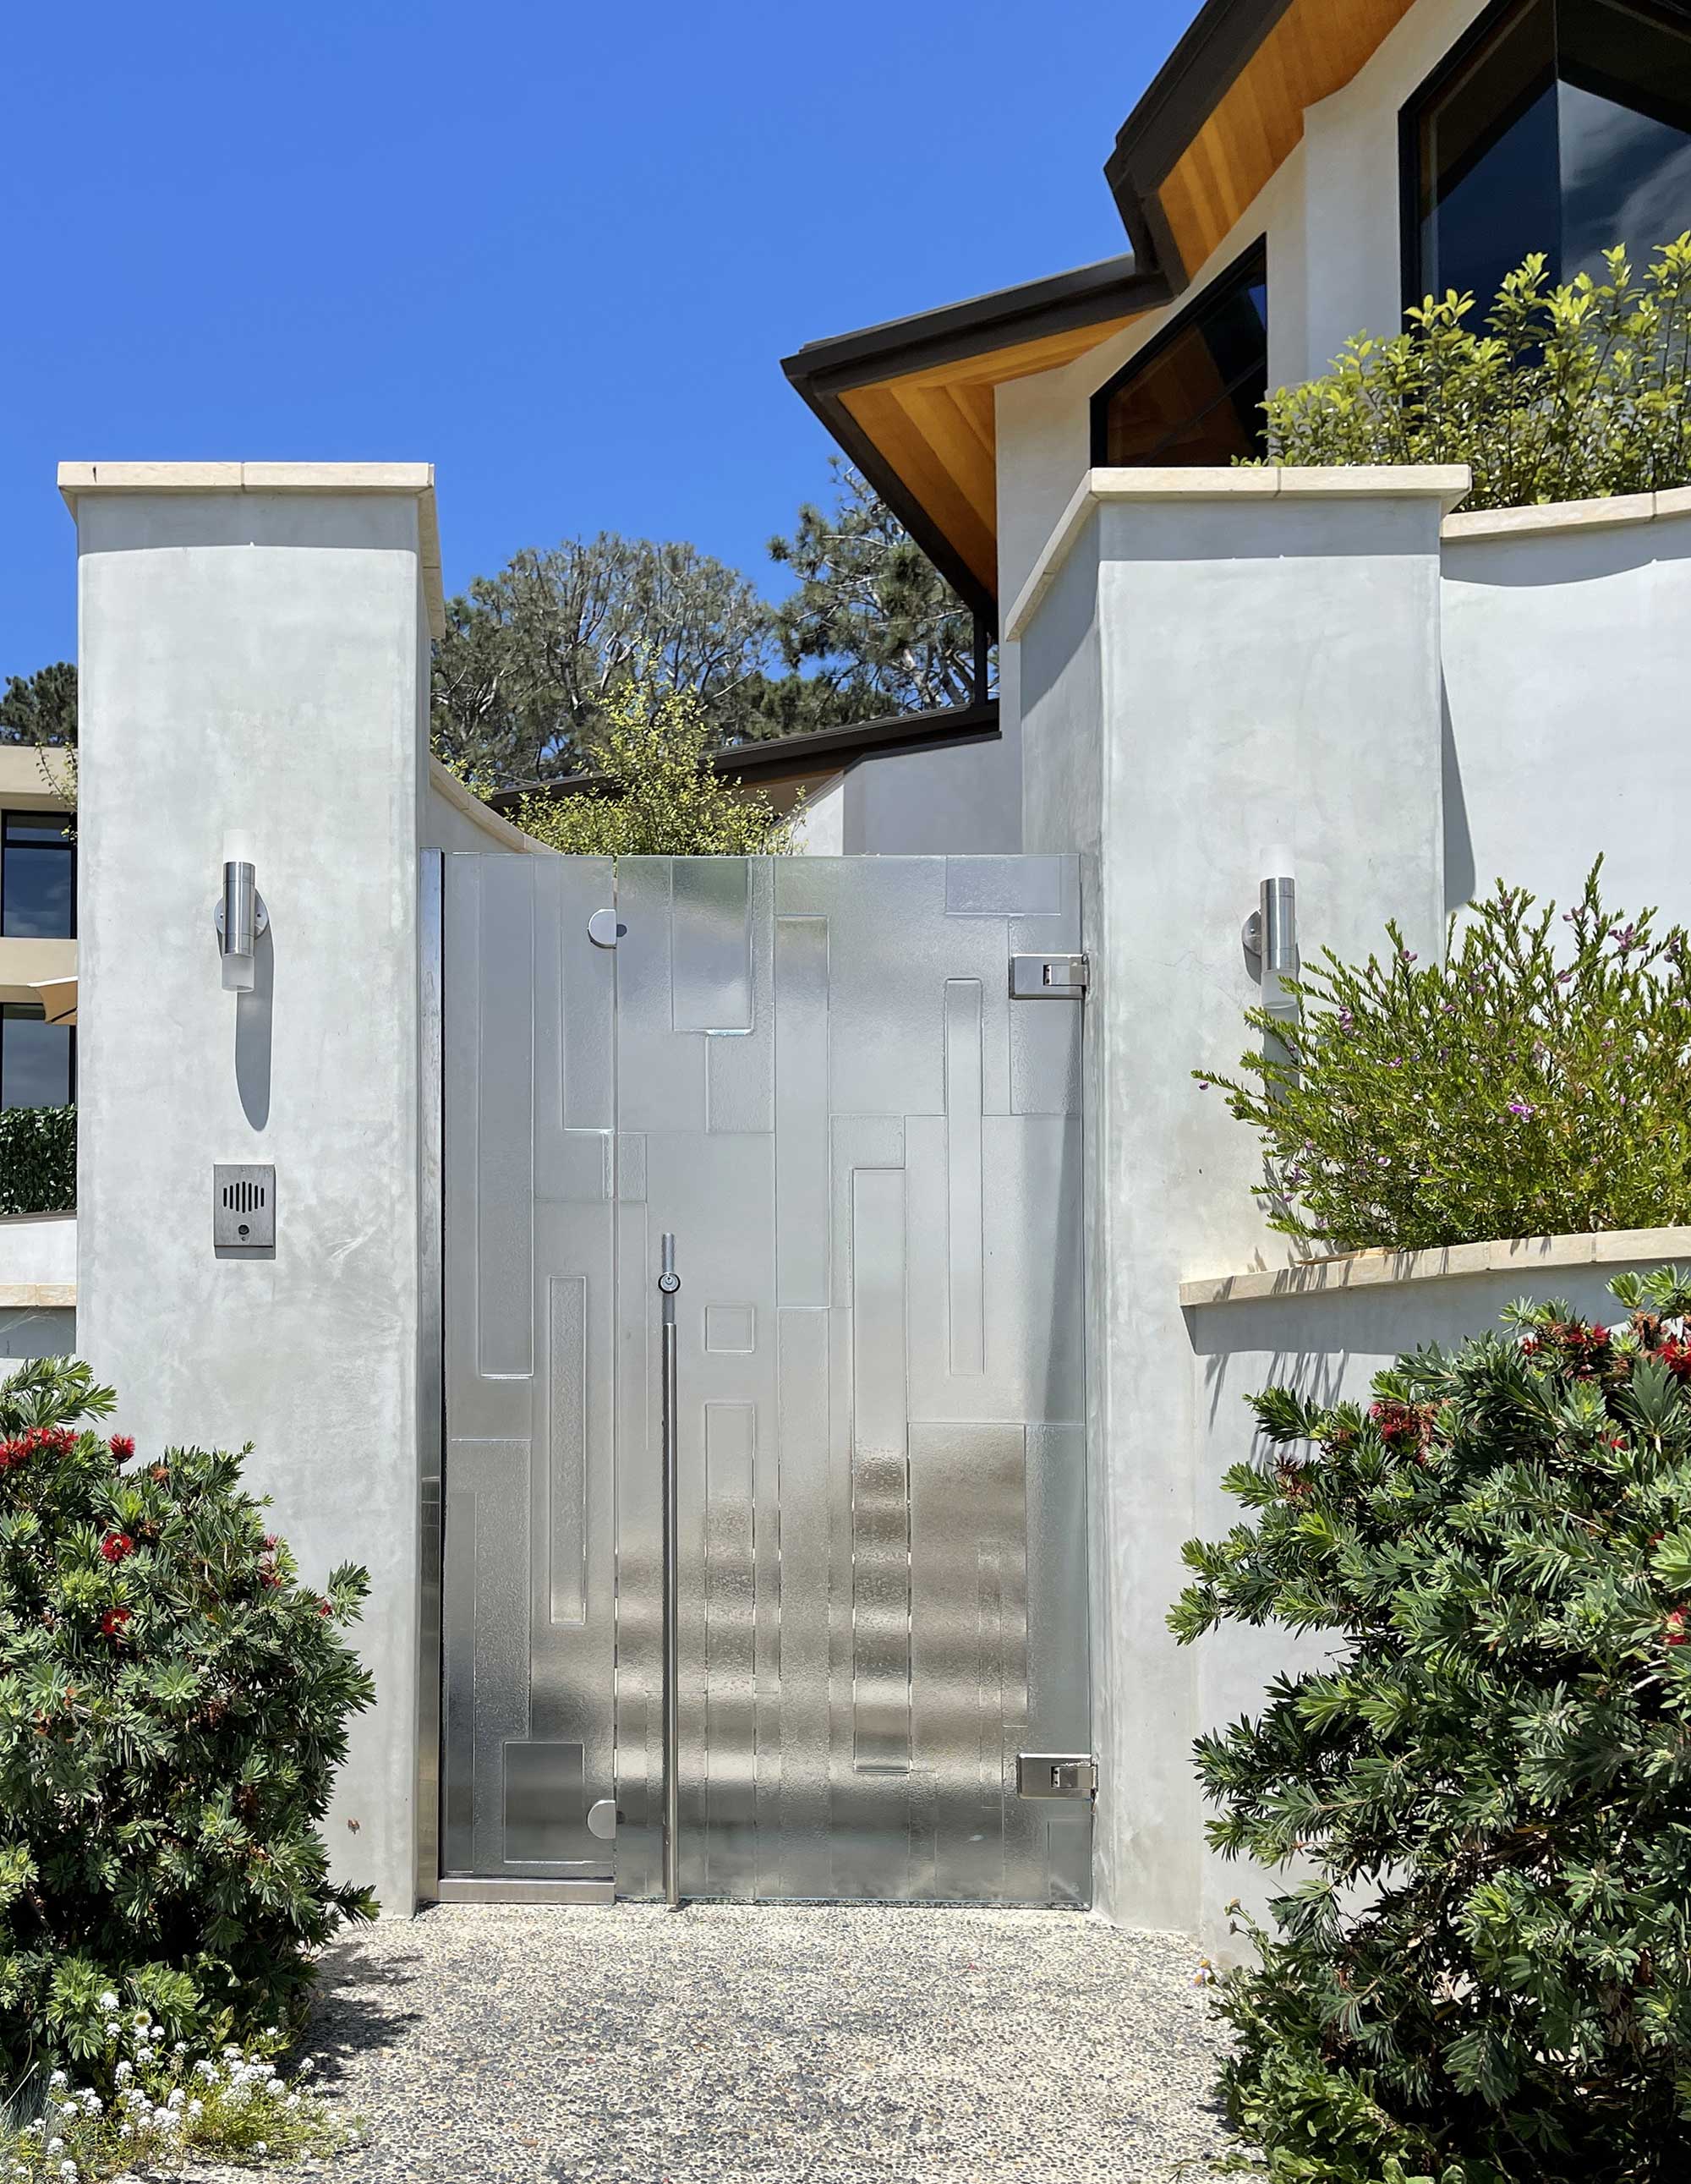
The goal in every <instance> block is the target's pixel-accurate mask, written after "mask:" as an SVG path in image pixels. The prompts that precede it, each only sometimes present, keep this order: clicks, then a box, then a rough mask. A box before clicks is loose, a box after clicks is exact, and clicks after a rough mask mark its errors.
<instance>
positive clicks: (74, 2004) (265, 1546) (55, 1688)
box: [0, 1358, 375, 2085]
mask: <svg viewBox="0 0 1691 2184" xmlns="http://www.w3.org/2000/svg"><path fill="white" fill-rule="evenodd" d="M115 1401H116V1398H115V1397H114V1395H113V1393H112V1391H111V1390H110V1389H108V1388H102V1387H99V1386H97V1385H95V1383H94V1381H93V1379H92V1375H91V1374H90V1373H89V1370H88V1368H87V1367H86V1365H83V1364H81V1363H79V1362H75V1361H74V1360H72V1359H69V1358H48V1359H42V1360H36V1361H33V1362H30V1363H28V1364H25V1365H24V1366H22V1367H21V1368H19V1370H18V1371H17V1372H15V1373H14V1374H13V1375H12V1377H11V1378H10V1379H8V1380H7V1381H5V1382H4V1383H0V2083H5V2084H8V2085H9V2084H11V2083H13V2082H14V2081H16V2080H17V2079H18V2078H19V2076H20V2075H22V2074H23V2073H24V2072H25V2071H26V2070H28V2069H29V2068H30V2066H31V2064H39V2063H41V2062H42V2061H44V2060H46V2059H50V2058H51V2059H65V2060H68V2061H75V2062H82V2061H86V2059H90V2058H97V2057H99V2056H101V2055H103V2054H104V2053H106V2052H107V2050H108V2044H109V2043H108V2035H107V2031H106V2026H107V2021H108V2019H109V2017H110V2015H111V2012H110V2009H109V2008H108V2006H106V2005H104V2004H103V2003H102V2000H101V1997H102V1996H103V1995H108V1994H110V1993H113V1992H115V1993H117V1994H119V1995H120V1997H122V1999H123V2001H124V2003H126V2004H142V2005H145V2006H146V2007H147V2008H148V2009H151V2011H152V2012H153V2015H154V2016H155V2017H156V2018H157V2019H158V2020H159V2022H160V2023H161V2024H163V2025H164V2027H165V2028H166V2030H167V2031H168V2032H169V2033H170V2037H171V2038H172V2039H178V2038H182V2039H190V2040H198V2041H206V2040H215V2039H218V2038H220V2037H222V2036H224V2035H225V2032H232V2033H234V2034H236V2035H237V2036H238V2035H239V2034H240V2033H242V2031H248V2030H250V2029H253V2028H257V2027H262V2026H264V2025H276V2024H281V2025H284V2026H286V2025H289V2024H291V2023H292V2022H294V2021H296V2020H297V2019H298V2014H299V2013H300V2011H301V2010H302V2009H303V2005H304V2000H305V1994H306V1990H307V1987H308V1986H309V1981H310V1977H311V1953H313V1952H314V1950H315V1949H316V1948H317V1947H319V1946H320V1944H321V1943H322V1942H324V1941H325V1940H326V1939H327V1937H328V1936H329V1935H330V1934H331V1932H332V1931H334V1929H335V1927H336V1926H337V1925H338V1924H339V1922H340V1921H341V1920H342V1919H361V1918H369V1917H371V1916H373V1915H374V1913H375V1903H374V1900H373V1898H372V1897H370V1895H369V1893H368V1892H367V1891H364V1890H362V1889H357V1888H352V1887H343V1886H334V1885H332V1884H331V1881H330V1880H329V1878H328V1859H327V1853H326V1852H325V1847H324V1844H323V1841H322V1837H321V1836H320V1833H319V1831H318V1824H319V1823H320V1821H321V1819H322V1818H323V1815H324V1814H325V1811H326V1809H327V1807H328V1802H329V1794H330V1789H331V1784H332V1781H333V1778H334V1775H335V1771H336V1769H337V1767H338V1766H339V1765H340V1763H341V1762H342V1760H343V1759H344V1758H345V1757H346V1752H347V1722H348V1717H349V1716H350V1715H351V1714H352V1713H354V1712H356V1711H357V1710H358V1709H359V1708H363V1707H367V1706H369V1705H370V1703H371V1702H372V1700H373V1698H374V1697H375V1691H374V1686H373V1685H372V1683H371V1680H370V1676H369V1674H367V1673H366V1671H365V1670H364V1669H363V1668H362V1667H361V1666H360V1665H359V1661H358V1659H357V1657H356V1656H355V1654H354V1653H353V1652H352V1651H351V1649H350V1648H349V1647H348V1646H347V1645H346V1643H345V1642H344V1641H343V1640H342V1638H341V1636H340V1635H339V1628H338V1626H340V1625H341V1624H344V1623H346V1622H348V1620H350V1619H352V1618H353V1616H355V1615H356V1613H358V1610H359V1603H360V1602H362V1601H363V1599H364V1595H365V1593H366V1591H367V1590H368V1580H367V1579H366V1578H365V1575H364V1572H363V1571H362V1570H359V1569H356V1568H353V1567H351V1566H350V1565H348V1566H346V1567H343V1568H340V1569H337V1570H336V1571H335V1572H334V1573H333V1574H332V1575H331V1578H330V1580H329V1582H328V1586H327V1589H326V1591H325V1592H323V1593H318V1592H316V1591H313V1590H312V1589H311V1588H309V1586H306V1585H302V1584H300V1583H299V1582H298V1576H297V1573H296V1569H295V1565H294V1562H293V1558H292V1555H291V1554H290V1553H289V1552H288V1550H287V1548H286V1546H285V1545H284V1544H283V1543H282V1541H281V1540H279V1539H278V1538H276V1537H275V1535H274V1534H272V1533H267V1532H266V1531H265V1529H264V1518H263V1516H262V1514H261V1512H262V1509H263V1506H264V1505H263V1504H262V1503H261V1502H258V1501H256V1500H255V1499H254V1498H253V1496H251V1495H250V1494H248V1493H246V1492H245V1491H244V1490H242V1486H241V1483H240V1480H241V1466H242V1457H241V1456H236V1455H231V1454H227V1453H225V1452H224V1451H206V1450H203V1449H170V1450H167V1451H165V1452H164V1455H163V1457H161V1458H160V1459H159V1461H158V1462H156V1463H150V1464H136V1463H135V1462H134V1460H133V1459H134V1456H135V1444H134V1442H133V1441H132V1440H130V1439H129V1438H128V1437H127V1436H125V1435H120V1434H114V1435H111V1436H110V1437H109V1438H102V1436H101V1435H99V1434H98V1433H97V1431H95V1430H94V1429H93V1426H92V1423H91V1422H92V1421H96V1420H99V1419H103V1418H106V1417H108V1415H109V1414H110V1412H112V1410H113V1408H114V1405H115ZM244 1453H245V1452H244V1451H243V1454H244Z"/></svg>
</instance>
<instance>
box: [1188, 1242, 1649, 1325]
mask: <svg viewBox="0 0 1691 2184" xmlns="http://www.w3.org/2000/svg"><path fill="white" fill-rule="evenodd" d="M1639 1259H1660V1260H1662V1261H1664V1262H1666V1261H1668V1260H1674V1261H1687V1262H1691V1229H1599V1230H1595V1231H1592V1232H1588V1233H1587V1234H1580V1235H1574V1236H1514V1237H1505V1238H1498V1239H1494V1240H1488V1241H1485V1242H1482V1243H1476V1244H1441V1245H1435V1246H1433V1247H1432V1249H1430V1250H1427V1251H1349V1252H1344V1253H1342V1254H1340V1255H1338V1256H1335V1257H1332V1258H1329V1259H1306V1260H1304V1261H1302V1262H1300V1263H1299V1265H1297V1266H1293V1267H1267V1268H1254V1269H1253V1270H1252V1271H1251V1272H1249V1273H1239V1274H1215V1275H1210V1276H1208V1277H1206V1278H1205V1279H1203V1280H1201V1281H1190V1282H1182V1284H1181V1285H1180V1301H1181V1303H1182V1306H1183V1307H1187V1308H1188V1310H1189V1309H1191V1308H1193V1307H1203V1306H1205V1305H1218V1304H1246V1303H1254V1302H1257V1301H1260V1300H1261V1299H1262V1298H1264V1297H1288V1298H1290V1297H1311V1296H1322V1295H1330V1294H1332V1292H1333V1291H1335V1290H1360V1289H1377V1288H1383V1287H1387V1286H1389V1285H1391V1284H1396V1283H1403V1282H1428V1281H1443V1280H1448V1279H1451V1278H1452V1277H1454V1276H1456V1275H1460V1274H1506V1273H1544V1272H1547V1271H1548V1270H1549V1269H1550V1268H1555V1267H1594V1266H1598V1267H1601V1266H1631V1265H1633V1263H1634V1262H1636V1261H1638V1260H1639Z"/></svg>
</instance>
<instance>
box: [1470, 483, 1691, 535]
mask: <svg viewBox="0 0 1691 2184" xmlns="http://www.w3.org/2000/svg"><path fill="white" fill-rule="evenodd" d="M1672 515H1691V487H1687V486H1675V487H1673V488H1672V491H1671V492H1667V493H1610V495H1609V496H1608V497H1607V498H1606V499H1597V500H1548V501H1541V502H1539V503H1538V504H1536V505H1534V506H1533V507H1532V508H1477V509H1470V510H1466V511H1464V512H1463V513H1462V514H1460V515H1447V516H1446V517H1445V519H1444V522H1443V527H1442V531H1441V534H1440V535H1441V536H1442V537H1443V538H1446V539H1449V540H1451V541H1453V542H1454V541H1455V540H1457V539H1462V538H1519V537H1520V536H1521V535H1522V534H1523V533H1525V534H1526V535H1527V536H1528V537H1543V536H1544V534H1545V533H1546V532H1559V531H1608V530H1613V529H1614V528H1615V527H1616V526H1618V525H1620V524H1623V523H1655V522H1656V521H1659V520H1660V519H1661V518H1663V517H1666V516H1672Z"/></svg>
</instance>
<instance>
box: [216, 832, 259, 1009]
mask: <svg viewBox="0 0 1691 2184" xmlns="http://www.w3.org/2000/svg"><path fill="white" fill-rule="evenodd" d="M269 923H270V917H269V914H268V913H267V912H266V911H265V909H264V900H263V898H262V897H261V896H260V894H259V881H258V873H257V871H256V868H255V867H254V866H253V864H252V862H251V861H250V860H249V859H248V858H245V857H231V858H230V859H228V860H227V861H225V865H224V867H223V899H222V900H221V901H220V903H219V904H218V905H217V917H216V924H217V938H218V947H219V950H220V954H221V956H222V959H223V985H224V990H225V992H226V993H231V994H250V993H251V992H252V990H253V984H254V982H255V978H256V976H257V972H256V967H255V962H254V959H255V957H256V956H257V955H258V952H259V934H260V933H263V932H264V928H265V927H266V926H268V925H269Z"/></svg>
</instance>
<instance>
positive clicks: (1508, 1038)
mask: <svg viewBox="0 0 1691 2184" xmlns="http://www.w3.org/2000/svg"><path fill="white" fill-rule="evenodd" d="M1600 873H1601V860H1600V859H1599V861H1598V863H1597V864H1596V865H1594V866H1593V867H1592V870H1591V873H1590V875H1589V877H1588V879H1587V881H1586V884H1585V890H1584V893H1583V895H1582V896H1581V898H1580V900H1579V901H1578V902H1577V904H1576V905H1574V907H1573V908H1572V909H1571V910H1570V911H1566V913H1565V914H1564V916H1563V917H1562V918H1561V919H1560V921H1559V920H1558V919H1557V917H1556V914H1555V904H1554V903H1547V904H1546V905H1544V907H1543V908H1542V909H1540V908H1539V907H1538V904H1537V902H1536V900H1535V898H1534V897H1533V896H1532V895H1530V894H1528V893H1527V890H1526V889H1524V888H1510V887H1505V885H1504V884H1503V883H1502V882H1501V881H1499V883H1497V888H1496V891H1495V892H1494V894H1492V895H1491V896H1489V897H1488V898H1487V899H1486V900H1482V901H1480V902H1476V903H1473V904H1471V905H1470V906H1469V908H1468V910H1467V911H1466V913H1465V914H1464V915H1463V917H1461V918H1460V919H1453V920H1452V922H1451V928H1450V934H1449V942H1448V944H1447V947H1446V949H1445V951H1444V955H1443V960H1442V961H1438V962H1434V963H1429V964H1423V963H1421V962H1419V961H1417V959H1416V956H1415V954H1414V953H1413V952H1412V951H1411V950H1410V949H1409V948H1408V947H1406V946H1405V942H1404V938H1403V935H1402V933H1401V932H1400V931H1399V928H1397V927H1396V926H1395V925H1388V927H1387V928H1386V933H1387V939H1388V947H1387V948H1386V950H1384V951H1383V953H1382V955H1379V956H1370V957H1369V958H1368V960H1367V961H1366V963H1365V964H1361V965H1356V964H1352V963H1346V962H1344V961H1342V960H1341V959H1340V958H1339V957H1338V956H1336V955H1334V954H1333V952H1332V950H1330V949H1326V950H1322V953H1321V961H1320V963H1319V964H1318V965H1317V966H1316V967H1312V968H1308V969H1305V970H1304V972H1303V975H1302V976H1301V977H1300V978H1296V979H1288V980H1285V981H1283V982H1282V983H1283V984H1284V986H1285V987H1286V989H1287V990H1288V992H1289V993H1290V994H1291V995H1293V996H1294V997H1295V999H1296V1001H1297V1004H1298V1006H1299V1017H1298V1019H1297V1020H1296V1021H1295V1022H1293V1023H1292V1024H1291V1025H1290V1026H1289V1027H1288V1026H1287V1025H1285V1024H1283V1023H1282V1022H1277V1020H1276V1019H1274V1018H1272V1017H1270V1016H1269V1015H1268V1014H1267V1013H1266V1012H1265V1011H1263V1010H1261V1009H1253V1010H1250V1011H1248V1012H1247V1015H1246V1022H1248V1023H1249V1026H1250V1028H1252V1029H1253V1030H1254V1031H1255V1032H1257V1033H1258V1034H1260V1035H1261V1038H1262V1040H1263V1045H1261V1047H1260V1048H1259V1049H1257V1050H1254V1051H1253V1052H1250V1053H1248V1054H1246V1055H1245V1056H1243V1062H1242V1067H1243V1070H1244V1071H1245V1073H1246V1075H1245V1078H1243V1081H1236V1080H1234V1079H1232V1078H1224V1077H1218V1076H1216V1075H1215V1073H1213V1072H1211V1071H1210V1070H1199V1071H1196V1072H1194V1074H1195V1075H1196V1076H1197V1078H1198V1079H1199V1083H1200V1084H1204V1085H1210V1084H1213V1085H1214V1086H1215V1088H1216V1089H1219V1090H1220V1091H1221V1092H1223V1093H1225V1094H1226V1095H1227V1104H1228V1106H1229V1109H1230V1110H1231V1112H1232V1113H1233V1114H1234V1115H1236V1116H1237V1117H1238V1118H1239V1120H1240V1121H1241V1122H1244V1123H1251V1124H1253V1125H1254V1127H1255V1128H1257V1129H1258V1130H1260V1132H1261V1134H1262V1143H1263V1153H1264V1160H1265V1173H1266V1179H1265V1182H1263V1183H1262V1184H1259V1185H1258V1186H1257V1187H1256V1195H1257V1196H1258V1197H1259V1198H1260V1199H1262V1200H1263V1201H1265V1204H1266V1206H1267V1207H1268V1210H1269V1220H1270V1225H1271V1227H1273V1228H1275V1229H1280V1230H1281V1231H1282V1232H1283V1233H1284V1234H1287V1235H1290V1236H1295V1237H1297V1238H1299V1240H1302V1241H1304V1242H1305V1243H1308V1244H1312V1245H1318V1246H1320V1247H1321V1248H1323V1249H1325V1250H1330V1251H1349V1250H1354V1249H1356V1248H1359V1247H1361V1246H1366V1245H1387V1246H1390V1247H1393V1248H1396V1249H1402V1250H1408V1249H1413V1248H1416V1247H1418V1246H1422V1245H1435V1244H1457V1243H1466V1242H1471V1241H1473V1240H1475V1239H1477V1238H1481V1237H1491V1236H1533V1235H1558V1234H1569V1233H1572V1232H1576V1231H1580V1230H1586V1229H1642V1228H1651V1227H1655V1226H1657V1225H1659V1224H1662V1223H1673V1222H1683V1221H1691V940H1688V937H1687V935H1686V933H1685V932H1684V931H1683V928H1680V927H1679V926H1677V925H1676V926H1672V927H1670V928H1667V929H1666V931H1664V932H1661V933H1658V932H1657V930H1656V927H1655V912H1654V911H1639V912H1638V914H1637V915H1635V916H1626V915H1622V914H1621V913H1618V912H1616V911H1611V910H1610V909H1609V908H1608V906H1607V905H1605V902H1604V900H1603V898H1602V894H1601V892H1600V889H1599V877H1600Z"/></svg>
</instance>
